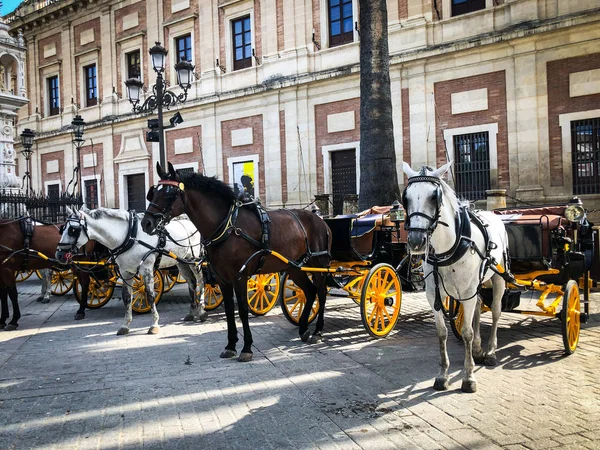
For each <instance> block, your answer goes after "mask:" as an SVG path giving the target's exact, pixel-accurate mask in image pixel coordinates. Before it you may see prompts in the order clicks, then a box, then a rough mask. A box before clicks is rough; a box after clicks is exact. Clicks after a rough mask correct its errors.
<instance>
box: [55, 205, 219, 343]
mask: <svg viewBox="0 0 600 450" xmlns="http://www.w3.org/2000/svg"><path fill="white" fill-rule="evenodd" d="M69 213H70V214H71V215H70V216H69V218H68V219H67V224H66V226H65V228H64V230H63V234H62V237H61V240H60V243H59V245H58V249H57V251H56V258H57V259H58V260H59V261H65V260H66V259H69V257H70V256H69V252H72V253H74V251H75V250H78V249H80V248H81V247H83V246H84V245H85V244H86V243H87V242H88V241H89V240H95V241H97V242H99V243H101V244H103V245H104V246H105V247H107V248H108V249H109V250H111V252H114V255H115V261H116V263H117V266H118V267H119V271H120V272H121V278H122V279H123V303H124V304H125V310H126V311H125V320H124V323H123V326H122V327H121V328H120V329H119V331H118V332H117V335H124V334H128V333H129V326H130V325H131V322H132V320H133V316H132V312H131V294H132V285H133V281H134V280H133V279H134V277H135V276H136V275H137V274H139V275H140V276H141V277H142V279H143V280H144V286H145V290H146V295H147V299H148V303H149V304H150V305H152V326H151V327H150V329H149V330H148V334H157V333H158V331H159V325H158V319H159V316H158V311H157V310H156V305H155V304H154V263H155V260H156V258H157V256H158V252H157V251H156V248H157V247H158V244H159V237H158V234H155V235H149V234H147V233H145V232H144V231H143V230H142V226H141V220H140V219H141V215H140V216H139V217H138V215H136V214H134V213H129V212H128V211H123V210H117V209H107V208H98V209H94V210H89V209H87V208H86V207H85V206H84V207H82V208H81V209H80V210H79V212H78V213H77V212H76V213H73V211H69ZM165 230H166V232H167V239H166V242H165V245H164V250H165V251H166V252H172V253H173V254H175V255H176V256H177V257H178V258H180V259H182V260H186V261H190V260H194V259H198V258H200V257H201V255H202V247H201V244H200V234H199V233H198V231H197V230H196V227H195V226H194V224H192V222H191V221H189V220H187V219H180V220H173V221H171V222H170V223H169V224H168V225H167V226H166V227H165ZM175 264H177V266H178V267H179V271H180V273H181V274H182V276H183V277H184V278H185V280H186V281H187V283H188V288H189V295H190V302H191V303H190V313H189V314H188V316H186V319H185V320H195V319H199V320H205V319H206V316H207V313H206V311H205V310H204V297H203V289H204V281H203V278H202V272H201V270H200V269H199V268H198V267H197V265H196V264H186V263H182V262H176V261H175V260H174V259H172V258H170V257H168V256H162V258H161V260H160V264H159V266H158V268H159V269H163V268H167V267H171V266H174V265H175ZM196 299H199V300H198V301H196Z"/></svg>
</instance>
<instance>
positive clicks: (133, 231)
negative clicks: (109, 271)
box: [110, 211, 138, 258]
mask: <svg viewBox="0 0 600 450" xmlns="http://www.w3.org/2000/svg"><path fill="white" fill-rule="evenodd" d="M137 225H138V217H137V214H136V213H135V211H129V229H128V230H127V237H126V238H125V240H124V241H123V243H122V244H121V245H119V246H118V247H117V248H116V249H114V250H111V251H110V256H111V257H113V258H116V257H117V256H119V255H121V254H123V253H125V252H126V251H127V250H129V249H130V248H131V247H133V244H135V242H136V237H137V232H138V226H137Z"/></svg>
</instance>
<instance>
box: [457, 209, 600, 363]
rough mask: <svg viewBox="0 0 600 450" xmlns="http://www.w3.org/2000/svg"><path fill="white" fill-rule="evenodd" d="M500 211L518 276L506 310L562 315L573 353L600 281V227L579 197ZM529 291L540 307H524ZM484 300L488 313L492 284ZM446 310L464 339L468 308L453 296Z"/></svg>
mask: <svg viewBox="0 0 600 450" xmlns="http://www.w3.org/2000/svg"><path fill="white" fill-rule="evenodd" d="M494 212H495V213H496V214H498V215H499V216H500V217H501V218H502V219H503V221H504V223H505V227H506V231H507V234H508V240H509V246H508V249H509V256H510V270H511V272H512V274H513V276H514V281H513V282H511V283H509V284H508V286H507V287H508V289H507V290H506V292H505V294H504V296H503V298H502V312H506V313H516V314H529V315H536V316H545V317H556V318H558V319H559V320H560V325H561V331H562V338H563V345H564V349H565V353H566V354H572V353H573V352H574V351H575V349H576V348H577V344H578V342H579V332H580V324H581V323H586V322H587V320H588V318H589V307H590V288H591V287H592V285H593V284H594V281H593V279H592V278H595V279H597V277H598V274H599V270H600V261H598V242H599V237H598V229H597V228H596V227H593V226H592V225H591V224H590V223H589V222H588V220H587V218H586V213H585V210H584V208H583V205H582V202H581V200H580V199H579V198H577V197H574V198H573V199H571V201H570V202H569V203H567V204H563V205H553V206H526V207H520V208H510V209H508V208H504V209H498V210H495V211H494ZM590 274H591V275H592V276H590ZM528 291H537V292H538V293H539V296H538V297H537V303H536V308H537V309H535V310H532V309H529V308H527V305H522V301H521V296H522V294H523V293H524V292H528ZM580 291H582V292H583V295H582V296H581V294H580ZM581 297H583V299H581ZM481 298H482V301H483V305H482V312H486V311H489V308H490V302H491V292H490V289H489V288H488V287H486V286H483V287H482V289H481ZM582 306H583V311H582V310H581V307H582ZM445 309H446V312H447V313H448V317H449V319H450V325H451V328H452V331H453V333H454V335H455V336H456V337H457V338H459V339H461V338H462V337H461V328H462V322H463V310H462V307H461V306H460V305H459V304H458V303H457V302H455V301H453V300H452V299H450V298H447V299H446V302H445Z"/></svg>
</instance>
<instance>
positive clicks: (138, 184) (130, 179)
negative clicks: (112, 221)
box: [127, 173, 146, 212]
mask: <svg viewBox="0 0 600 450" xmlns="http://www.w3.org/2000/svg"><path fill="white" fill-rule="evenodd" d="M127 209H129V210H135V211H137V212H142V211H144V210H145V209H146V179H145V176H144V174H143V173H139V174H136V175H127Z"/></svg>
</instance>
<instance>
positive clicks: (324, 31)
mask: <svg viewBox="0 0 600 450" xmlns="http://www.w3.org/2000/svg"><path fill="white" fill-rule="evenodd" d="M486 1H487V0H486ZM490 1H491V0H490ZM321 17H322V19H321V49H323V50H325V49H329V48H331V49H336V48H338V47H343V46H345V45H352V44H356V43H357V42H359V36H358V32H357V31H356V22H358V2H357V1H355V0H352V42H348V43H346V44H342V45H336V46H335V47H330V46H329V0H321Z"/></svg>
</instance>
